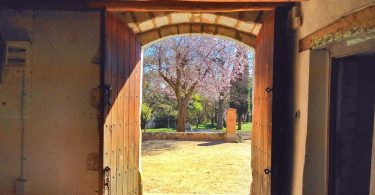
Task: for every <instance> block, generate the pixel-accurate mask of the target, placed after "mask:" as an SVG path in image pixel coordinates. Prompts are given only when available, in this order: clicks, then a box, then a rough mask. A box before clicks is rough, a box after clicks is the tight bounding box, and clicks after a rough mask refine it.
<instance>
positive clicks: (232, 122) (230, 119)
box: [225, 108, 238, 142]
mask: <svg viewBox="0 0 375 195" xmlns="http://www.w3.org/2000/svg"><path fill="white" fill-rule="evenodd" d="M236 119H237V110H236V109H234V108H228V110H227V116H226V124H227V128H226V129H227V130H226V133H225V140H226V141H231V142H232V141H237V140H238V136H237V131H236Z"/></svg>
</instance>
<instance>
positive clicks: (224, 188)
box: [142, 140, 252, 195]
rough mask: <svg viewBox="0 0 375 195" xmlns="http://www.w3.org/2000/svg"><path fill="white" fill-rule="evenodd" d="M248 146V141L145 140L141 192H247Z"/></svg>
mask: <svg viewBox="0 0 375 195" xmlns="http://www.w3.org/2000/svg"><path fill="white" fill-rule="evenodd" d="M250 147H251V145H250V141H246V142H245V143H225V142H201V141H172V140H153V141H145V142H143V143H142V181H143V192H144V194H152V195H156V194H158V195H159V194H228V195H229V194H236V195H237V194H238V195H240V194H246V195H248V194H249V193H250V183H251V180H252V177H251V166H250V163H251V148H250Z"/></svg>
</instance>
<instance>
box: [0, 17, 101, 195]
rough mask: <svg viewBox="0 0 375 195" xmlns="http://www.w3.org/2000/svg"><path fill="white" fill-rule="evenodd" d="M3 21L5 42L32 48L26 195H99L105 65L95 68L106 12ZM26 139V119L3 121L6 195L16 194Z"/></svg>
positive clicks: (0, 151) (0, 185)
mask: <svg viewBox="0 0 375 195" xmlns="http://www.w3.org/2000/svg"><path fill="white" fill-rule="evenodd" d="M0 21H1V34H2V38H3V39H6V40H27V41H30V42H31V44H32V61H31V71H32V76H31V80H30V81H29V82H31V91H30V94H29V95H30V96H31V101H30V103H29V105H27V106H29V109H30V116H29V118H28V119H25V129H24V132H25V138H24V139H25V142H24V152H25V156H24V158H25V159H24V178H25V179H26V183H25V184H26V185H25V193H26V194H97V192H95V191H97V190H98V188H99V185H98V183H99V181H98V179H99V173H98V172H97V171H90V170H87V156H88V154H89V153H98V152H99V136H98V126H97V110H96V108H94V107H92V106H91V105H90V90H91V88H95V87H97V86H98V84H99V66H98V65H95V64H93V63H92V59H93V57H94V56H95V54H96V52H97V50H98V48H99V32H100V31H99V21H100V20H99V14H98V13H96V12H65V11H23V10H21V11H20V10H1V20H0ZM0 85H6V82H3V83H0ZM0 93H6V91H1V92H0ZM14 98H19V97H14ZM15 109H16V108H15ZM20 140H21V127H20V119H7V118H0V170H2V171H1V174H0V194H13V193H14V192H15V191H14V188H15V180H16V179H17V178H18V177H19V175H20V158H21V157H20V156H21V153H20V151H21V148H20V145H21V144H20Z"/></svg>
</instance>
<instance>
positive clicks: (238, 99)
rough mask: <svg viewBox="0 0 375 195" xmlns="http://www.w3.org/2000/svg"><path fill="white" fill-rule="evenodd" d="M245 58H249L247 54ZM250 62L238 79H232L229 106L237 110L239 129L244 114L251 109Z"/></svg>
mask: <svg viewBox="0 0 375 195" xmlns="http://www.w3.org/2000/svg"><path fill="white" fill-rule="evenodd" d="M240 55H244V56H243V58H245V59H247V54H240ZM249 67H250V66H249V63H248V62H247V63H246V65H245V71H243V72H242V73H241V74H239V75H238V78H237V80H235V81H232V86H231V89H230V101H229V106H230V107H231V108H235V109H236V110H237V123H238V129H239V130H241V124H242V120H243V116H244V115H245V114H247V113H248V110H249V97H248V95H249V91H250V86H249Z"/></svg>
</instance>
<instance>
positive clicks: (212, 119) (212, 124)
mask: <svg viewBox="0 0 375 195" xmlns="http://www.w3.org/2000/svg"><path fill="white" fill-rule="evenodd" d="M214 126H215V113H212V115H211V127H212V128H213V127H214Z"/></svg>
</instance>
